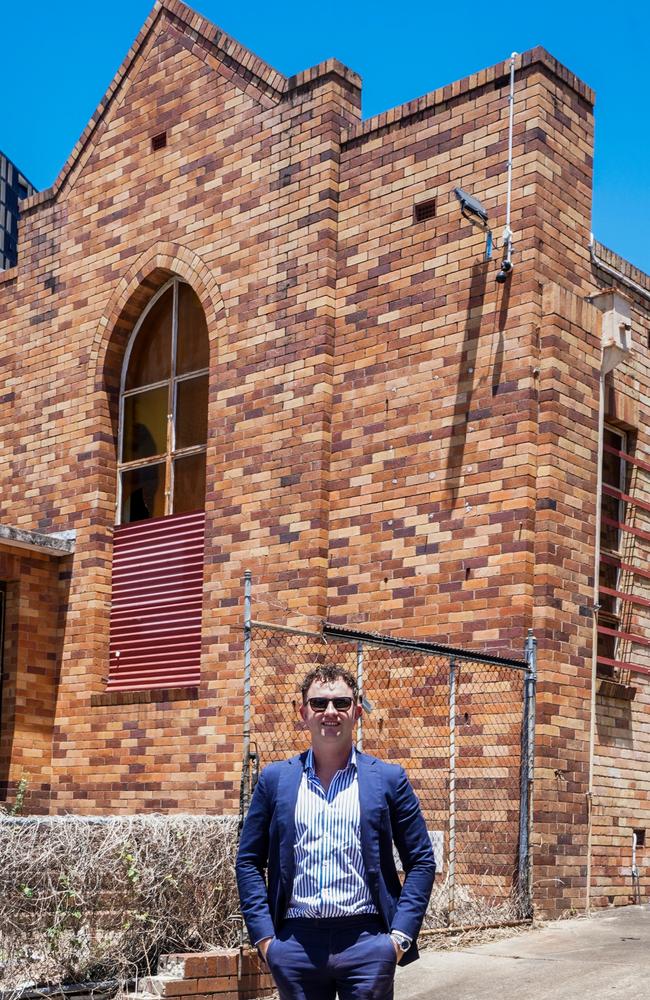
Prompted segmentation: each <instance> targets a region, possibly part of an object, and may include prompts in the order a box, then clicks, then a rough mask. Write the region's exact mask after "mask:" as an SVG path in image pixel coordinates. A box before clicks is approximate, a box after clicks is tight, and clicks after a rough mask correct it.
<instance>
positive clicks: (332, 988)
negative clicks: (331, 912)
mask: <svg viewBox="0 0 650 1000" xmlns="http://www.w3.org/2000/svg"><path fill="white" fill-rule="evenodd" d="M266 961H267V963H268V966H269V969H270V970H271V974H272V975H273V979H274V980H275V984H276V986H277V987H278V990H279V993H280V1000H334V998H335V997H336V996H337V995H338V997H339V1000H393V981H394V978H395V966H396V964H397V957H396V954H395V947H394V945H393V942H392V940H391V938H390V935H388V934H387V933H386V932H385V931H384V930H383V928H382V923H381V921H380V919H379V918H378V917H375V916H359V917H328V918H319V919H307V918H305V919H299V920H297V919H296V920H293V919H291V920H286V921H285V922H284V924H283V925H282V927H281V928H280V930H279V931H278V932H277V934H276V936H275V937H274V938H273V939H272V940H271V943H270V945H269V949H268V951H267V953H266Z"/></svg>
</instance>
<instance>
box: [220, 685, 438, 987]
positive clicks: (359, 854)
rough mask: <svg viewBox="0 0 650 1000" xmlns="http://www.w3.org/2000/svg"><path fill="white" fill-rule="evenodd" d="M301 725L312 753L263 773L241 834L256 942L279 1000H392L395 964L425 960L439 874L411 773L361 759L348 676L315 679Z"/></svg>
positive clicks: (246, 901) (241, 881)
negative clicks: (421, 946) (425, 927)
mask: <svg viewBox="0 0 650 1000" xmlns="http://www.w3.org/2000/svg"><path fill="white" fill-rule="evenodd" d="M300 714H301V716H302V719H303V721H304V723H305V726H306V728H307V729H308V730H309V733H310V735H311V748H310V749H309V750H307V751H306V752H305V753H302V754H300V756H298V757H293V758H291V759H290V760H285V761H281V762H278V763H274V764H270V765H269V766H268V767H267V768H265V770H264V771H263V772H262V774H261V775H260V779H259V781H258V783H257V787H256V788H255V793H254V795H253V799H252V802H251V806H250V809H249V811H248V815H247V817H246V821H245V823H244V827H243V829H242V834H241V840H240V845H239V852H238V855H237V883H238V886H239V896H240V900H241V907H242V913H243V915H244V919H245V921H246V926H247V927H248V933H249V935H250V939H251V941H252V942H253V943H254V944H255V945H256V946H257V948H258V950H259V952H260V954H261V956H262V957H263V958H264V959H265V960H266V962H267V964H268V966H269V968H270V970H271V972H272V974H273V978H274V979H275V982H276V984H277V986H278V989H279V991H280V998H281V1000H334V997H335V996H336V995H337V992H338V996H339V998H340V1000H371V998H372V1000H392V996H393V980H394V976H395V966H396V963H397V962H400V963H401V964H407V963H408V962H411V961H413V960H414V959H416V958H417V948H416V945H415V939H416V937H417V934H418V932H419V930H420V926H421V924H422V920H423V918H424V914H425V912H426V908H427V904H428V902H429V896H430V895H431V888H432V886H433V878H434V874H435V862H434V859H433V851H432V849H431V843H430V840H429V836H428V834H427V830H426V825H425V822H424V818H423V816H422V812H421V810H420V805H419V802H418V800H417V798H416V796H415V793H414V792H413V789H412V788H411V785H410V784H409V781H408V778H407V777H406V774H405V772H404V770H403V768H401V767H399V766H398V765H396V764H387V763H384V762H383V761H380V760H377V758H375V757H369V756H367V755H366V754H363V753H360V752H359V751H357V750H355V748H354V746H353V742H352V740H353V731H354V725H355V723H356V721H357V719H358V718H359V716H360V714H361V705H360V704H359V691H358V688H357V684H356V681H355V679H354V677H353V676H352V675H351V674H348V673H347V672H346V671H343V670H339V669H338V668H337V667H321V668H318V669H316V670H313V671H312V672H311V673H309V674H308V675H307V676H306V677H305V680H304V682H303V684H302V707H301V709H300ZM393 843H394V844H395V846H396V847H397V851H398V853H399V856H400V859H401V861H402V866H403V869H404V872H405V876H406V877H405V880H404V884H403V885H401V883H400V880H399V877H398V875H397V870H396V868H395V862H394V859H393ZM267 867H268V885H267V882H266V879H265V869H266V868H267Z"/></svg>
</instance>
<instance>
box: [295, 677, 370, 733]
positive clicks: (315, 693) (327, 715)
mask: <svg viewBox="0 0 650 1000" xmlns="http://www.w3.org/2000/svg"><path fill="white" fill-rule="evenodd" d="M310 698H327V699H328V702H327V708H326V709H325V711H324V712H318V711H314V709H313V708H312V707H311V706H310V705H309V699H310ZM331 698H352V704H351V705H350V708H349V709H347V710H346V709H343V710H342V709H336V708H334V705H333V704H332V701H331V700H330V699H331ZM300 714H301V716H302V719H303V722H304V723H305V725H306V727H307V729H308V730H309V732H310V734H311V744H312V747H313V748H314V750H316V751H318V750H319V749H321V748H322V749H323V750H325V749H326V748H328V747H332V746H339V747H348V748H349V747H351V746H352V735H353V731H354V724H355V722H356V721H357V719H358V718H359V716H360V715H361V706H360V705H357V704H355V701H354V696H353V693H352V689H351V688H349V687H348V685H347V684H346V683H345V681H344V680H343V679H342V678H341V677H339V678H338V679H337V680H335V681H326V682H323V681H314V682H313V683H312V684H311V686H310V688H309V690H308V691H307V699H306V703H305V704H304V705H302V706H301V709H300Z"/></svg>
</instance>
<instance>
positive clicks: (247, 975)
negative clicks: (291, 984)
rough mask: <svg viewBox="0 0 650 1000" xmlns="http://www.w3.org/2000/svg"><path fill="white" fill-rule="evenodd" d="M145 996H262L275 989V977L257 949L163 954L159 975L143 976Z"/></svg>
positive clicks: (218, 999)
mask: <svg viewBox="0 0 650 1000" xmlns="http://www.w3.org/2000/svg"><path fill="white" fill-rule="evenodd" d="M137 989H138V992H137V993H132V994H130V995H131V996H132V997H134V1000H137V998H138V997H141V996H159V997H165V998H172V997H192V998H199V1000H211V998H213V997H214V998H215V1000H258V998H261V997H268V996H272V995H273V993H274V992H275V987H274V984H273V979H272V978H271V974H270V973H269V971H268V969H267V968H266V966H265V965H263V963H262V962H261V961H260V959H259V957H258V955H257V952H256V951H252V950H250V949H244V950H243V951H241V952H240V951H236V950H234V949H230V950H227V949H225V948H222V949H218V950H215V951H213V952H204V953H202V954H191V953H188V954H172V955H163V956H162V957H161V959H160V961H159V963H158V975H156V976H150V977H147V978H144V979H141V980H139V982H138V984H137Z"/></svg>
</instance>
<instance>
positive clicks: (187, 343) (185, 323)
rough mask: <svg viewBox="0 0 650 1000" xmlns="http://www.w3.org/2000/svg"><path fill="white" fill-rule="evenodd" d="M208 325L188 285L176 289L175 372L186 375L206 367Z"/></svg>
mask: <svg viewBox="0 0 650 1000" xmlns="http://www.w3.org/2000/svg"><path fill="white" fill-rule="evenodd" d="M208 360H209V345H208V327H207V324H206V322H205V313H204V312H203V307H202V306H201V303H200V302H199V299H198V296H197V295H196V293H195V292H194V290H193V289H192V288H190V286H189V285H184V284H183V285H180V286H179V289H178V332H177V335H176V374H177V375H186V374H188V373H189V372H195V371H199V370H200V369H201V368H207V367H208Z"/></svg>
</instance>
